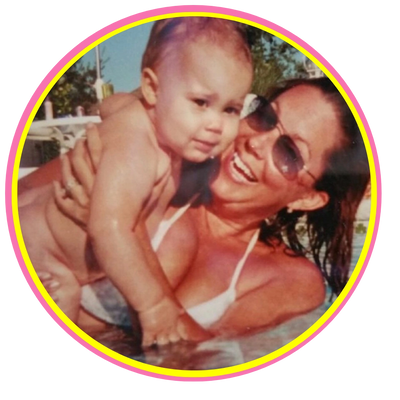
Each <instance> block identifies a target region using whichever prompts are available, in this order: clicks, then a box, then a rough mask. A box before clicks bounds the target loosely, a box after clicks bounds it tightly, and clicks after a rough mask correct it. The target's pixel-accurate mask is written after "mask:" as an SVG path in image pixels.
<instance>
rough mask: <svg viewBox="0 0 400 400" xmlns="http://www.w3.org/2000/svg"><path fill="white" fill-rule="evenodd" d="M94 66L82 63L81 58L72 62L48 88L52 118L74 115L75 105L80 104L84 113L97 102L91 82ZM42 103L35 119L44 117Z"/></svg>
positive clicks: (94, 76) (93, 77) (93, 79)
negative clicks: (52, 85)
mask: <svg viewBox="0 0 400 400" xmlns="http://www.w3.org/2000/svg"><path fill="white" fill-rule="evenodd" d="M95 81H96V68H95V67H91V66H89V65H84V64H83V62H82V61H81V60H78V61H77V62H76V63H75V64H73V65H72V66H71V67H70V68H69V69H68V70H67V71H66V72H65V74H64V75H63V76H62V77H61V78H60V79H59V80H58V81H57V82H56V84H55V85H54V87H53V88H52V89H51V90H50V93H49V99H50V101H51V102H52V103H53V114H54V118H58V117H62V116H65V115H74V114H75V110H76V107H78V106H82V107H83V108H84V110H85V113H86V114H89V113H90V109H91V107H92V106H93V105H94V104H96V103H97V98H96V91H95V89H94V87H93V84H94V83H95ZM44 117H45V113H44V105H43V104H42V105H41V107H40V108H39V110H38V112H37V114H36V117H35V119H44Z"/></svg>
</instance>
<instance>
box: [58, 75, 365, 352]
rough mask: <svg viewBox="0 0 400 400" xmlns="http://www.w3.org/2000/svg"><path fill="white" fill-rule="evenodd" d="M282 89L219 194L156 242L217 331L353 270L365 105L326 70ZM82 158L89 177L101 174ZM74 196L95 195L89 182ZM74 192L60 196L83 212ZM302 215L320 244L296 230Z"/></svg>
mask: <svg viewBox="0 0 400 400" xmlns="http://www.w3.org/2000/svg"><path fill="white" fill-rule="evenodd" d="M271 99H272V107H271V106H270V105H269V103H267V102H266V101H264V100H262V99H258V100H257V101H256V104H255V105H256V108H255V111H254V112H253V113H251V114H250V115H249V116H248V117H247V118H246V119H244V120H242V122H241V125H240V132H239V136H238V138H237V140H236V141H235V143H233V144H232V145H231V146H230V148H228V149H227V150H226V151H225V152H224V153H223V155H222V156H221V159H220V166H219V169H218V172H217V174H216V176H215V177H214V178H213V179H212V180H211V182H210V185H209V189H210V190H209V191H210V194H211V199H210V200H209V201H208V202H207V201H203V202H202V204H200V205H199V206H197V207H191V208H190V209H189V210H188V211H187V212H186V213H185V214H183V215H182V216H181V217H180V218H179V219H178V220H177V221H176V222H175V223H174V224H173V225H172V226H171V227H170V229H169V231H168V232H167V234H166V236H165V238H164V239H163V240H162V242H161V245H160V247H159V249H158V252H157V254H158V257H159V260H160V262H161V265H162V267H163V271H164V273H165V275H166V277H167V279H168V281H169V283H170V285H171V286H172V288H173V290H174V294H175V296H176V299H177V300H178V301H179V302H180V303H181V305H182V306H183V307H184V309H185V310H186V312H187V313H188V314H189V316H190V317H191V318H193V319H194V320H195V321H196V322H197V323H198V324H200V325H201V326H202V327H203V328H204V329H205V330H206V331H207V332H208V333H210V334H211V335H220V334H238V333H242V332H247V331H248V330H249V329H255V328H260V327H266V326H273V325H276V324H279V323H281V322H283V321H285V320H287V319H289V318H291V317H294V316H296V315H300V314H303V313H306V312H308V311H310V310H312V309H314V308H316V307H318V306H319V305H320V304H321V303H322V302H323V301H324V298H325V285H324V278H325V279H326V281H327V283H328V284H329V286H330V288H331V289H332V292H333V293H335V294H339V293H340V291H341V290H342V289H343V287H344V285H345V284H346V281H347V278H348V271H349V264H350V257H351V243H352V234H353V220H354V216H355V213H356V210H357V208H358V205H359V202H360V201H361V199H362V196H363V193H364V191H365V188H366V186H367V183H368V180H369V168H368V162H367V157H366V153H365V148H364V145H363V142H362V138H361V135H360V132H359V130H358V127H357V124H356V122H355V120H354V117H353V115H352V114H351V111H350V110H349V108H348V107H347V105H346V103H345V101H344V100H343V98H342V96H341V95H340V93H339V92H338V91H337V89H336V88H335V86H334V85H333V84H332V83H331V82H330V80H328V79H327V78H323V79H318V80H310V81H303V80H300V81H294V82H291V83H290V84H289V85H287V86H285V87H282V88H281V89H280V90H278V91H276V93H274V94H273V95H272V97H271ZM253 105H254V104H253ZM92 129H93V128H92ZM78 159H79V157H78ZM81 162H82V159H80V163H81ZM75 168H76V171H77V172H78V171H80V172H79V174H80V175H79V174H78V175H79V176H78V178H79V180H80V181H81V182H82V183H84V182H88V181H90V180H91V179H93V177H90V174H89V176H88V175H87V174H86V172H84V171H83V170H82V168H81V169H79V167H78V166H77V165H76V163H75ZM85 171H88V169H87V168H86V169H85ZM65 175H66V176H65V180H69V179H70V176H69V174H68V173H66V174H65ZM85 187H86V191H87V194H88V195H90V184H86V185H85ZM71 196H72V197H73V198H75V199H76V200H77V199H78V198H80V199H82V198H84V191H83V188H82V186H78V185H76V186H75V189H74V190H72V191H71ZM70 201H71V200H70V199H65V200H64V202H63V200H62V199H60V207H64V210H65V211H66V212H67V213H70V214H71V216H73V217H75V218H78V219H81V217H80V216H77V213H76V212H75V211H71V208H70V207H71V205H73V207H74V209H75V210H76V209H77V208H76V207H77V202H75V203H72V204H71V203H70ZM83 210H84V209H83ZM175 210H176V209H174V208H173V207H171V209H170V210H169V212H168V215H167V216H166V217H167V218H168V217H169V216H170V215H174V213H175ZM81 212H82V210H81ZM83 214H84V213H83ZM300 218H302V220H303V221H304V222H305V224H306V227H307V232H308V236H309V248H306V247H304V245H303V244H302V243H301V241H300V239H299V236H298V233H297V231H296V226H297V223H298V221H299V219H300ZM82 222H83V223H84V218H83V221H82ZM283 238H285V241H284V240H283ZM257 239H258V240H257ZM193 249H196V252H195V253H193ZM308 253H309V254H311V255H312V257H313V258H314V261H315V263H316V265H315V264H313V263H311V262H310V261H309V260H308V259H307V258H306V257H305V256H306V255H307V254H308ZM61 289H62V288H61ZM61 289H59V290H58V293H57V291H55V292H54V293H53V294H54V295H62V290H61ZM187 338H188V339H191V338H192V337H191V334H190V332H188V333H187ZM170 340H171V338H167V337H159V338H157V341H158V343H159V344H164V343H167V342H168V341H170ZM143 343H144V344H145V345H149V344H151V343H148V342H147V340H146V338H144V339H143Z"/></svg>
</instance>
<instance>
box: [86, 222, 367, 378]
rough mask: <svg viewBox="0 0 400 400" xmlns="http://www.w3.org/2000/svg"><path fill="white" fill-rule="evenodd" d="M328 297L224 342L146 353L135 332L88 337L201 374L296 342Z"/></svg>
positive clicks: (358, 238)
mask: <svg viewBox="0 0 400 400" xmlns="http://www.w3.org/2000/svg"><path fill="white" fill-rule="evenodd" d="M364 241H365V231H364V230H363V229H358V233H356V234H355V238H354V249H353V258H352V268H354V266H355V265H356V263H357V260H358V258H359V255H360V253H361V250H362V247H363V245H364ZM329 298H330V295H329V294H327V298H326V301H325V303H324V304H322V305H321V306H320V307H319V308H317V309H315V310H314V311H312V312H310V313H308V314H306V315H303V316H299V317H296V318H293V319H291V320H290V321H288V322H286V323H283V324H281V325H279V326H277V327H276V328H270V329H266V330H265V329H264V330H262V331H259V332H256V333H252V334H248V335H241V336H240V337H236V338H232V339H226V338H214V339H211V340H208V341H206V342H203V343H199V344H195V343H186V342H180V343H177V344H172V345H168V346H165V347H161V348H157V347H155V348H151V349H149V350H147V351H145V352H143V351H142V349H141V346H140V336H139V334H138V333H137V331H132V330H129V329H123V328H119V327H116V326H112V327H110V328H109V329H107V330H106V331H104V332H101V333H94V334H91V336H92V337H93V338H94V339H95V340H97V341H98V342H100V343H102V344H103V345H105V346H107V347H108V348H110V349H112V350H114V351H116V352H118V353H120V354H122V355H124V356H126V357H129V358H131V359H134V360H137V361H140V362H143V363H146V364H150V365H155V366H159V367H164V368H173V369H182V370H204V369H215V368H224V367H229V366H233V365H238V364H242V363H245V362H249V361H252V360H255V359H257V358H260V357H263V356H265V355H267V354H269V353H271V352H273V351H275V350H277V349H279V348H281V347H282V346H284V345H286V344H288V343H290V342H291V341H292V340H294V339H296V338H297V337H298V336H299V335H301V334H302V333H303V332H304V331H306V330H307V329H308V328H310V327H311V326H312V325H313V324H314V323H315V322H316V321H317V320H318V319H319V318H321V316H322V315H323V314H324V313H325V311H327V310H328V308H329V307H330V306H331V304H332V303H331V302H330V299H329Z"/></svg>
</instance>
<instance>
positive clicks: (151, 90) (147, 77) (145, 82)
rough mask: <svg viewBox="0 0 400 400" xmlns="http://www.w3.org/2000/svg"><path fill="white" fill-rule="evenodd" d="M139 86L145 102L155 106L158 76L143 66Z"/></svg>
mask: <svg viewBox="0 0 400 400" xmlns="http://www.w3.org/2000/svg"><path fill="white" fill-rule="evenodd" d="M141 88H142V94H143V98H144V100H145V101H146V103H148V104H149V105H150V106H155V104H156V103H157V91H158V78H157V75H156V74H155V72H154V71H153V70H152V69H150V68H145V69H144V70H143V71H142V78H141Z"/></svg>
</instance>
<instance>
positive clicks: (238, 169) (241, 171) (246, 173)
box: [230, 151, 257, 183]
mask: <svg viewBox="0 0 400 400" xmlns="http://www.w3.org/2000/svg"><path fill="white" fill-rule="evenodd" d="M230 167H231V171H232V175H233V177H234V179H235V180H236V181H239V182H244V183H248V182H250V183H255V182H257V178H256V177H255V176H254V174H253V172H252V171H251V170H250V168H249V167H248V166H247V165H246V164H245V163H244V162H243V160H242V159H241V158H240V157H239V154H238V153H237V152H236V151H235V152H234V153H233V156H232V158H231V161H230Z"/></svg>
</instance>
